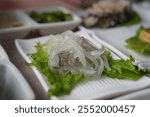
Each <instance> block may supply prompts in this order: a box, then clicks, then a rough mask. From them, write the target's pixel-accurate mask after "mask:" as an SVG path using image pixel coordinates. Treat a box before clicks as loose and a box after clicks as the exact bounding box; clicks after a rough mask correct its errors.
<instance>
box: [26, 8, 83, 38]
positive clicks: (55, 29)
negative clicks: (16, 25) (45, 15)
mask: <svg viewBox="0 0 150 117" xmlns="http://www.w3.org/2000/svg"><path fill="white" fill-rule="evenodd" d="M32 11H35V12H37V13H42V12H53V11H62V12H64V13H69V14H71V15H72V17H73V19H72V20H70V21H63V22H62V21H61V22H56V23H38V22H36V21H35V20H34V19H32V18H31V17H30V15H29V14H30V13H31V12H32ZM25 13H26V15H28V17H30V19H31V20H32V21H33V22H34V27H35V28H36V29H38V30H39V31H40V33H41V34H42V35H49V34H56V33H61V32H63V31H65V30H69V29H70V30H71V29H74V28H75V27H77V26H78V25H79V24H80V23H81V19H80V17H78V16H77V15H76V14H74V13H73V12H71V11H70V10H68V9H66V8H63V7H48V8H34V9H28V10H25Z"/></svg>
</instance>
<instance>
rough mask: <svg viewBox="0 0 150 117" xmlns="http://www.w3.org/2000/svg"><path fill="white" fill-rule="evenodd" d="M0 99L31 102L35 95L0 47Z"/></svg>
mask: <svg viewBox="0 0 150 117" xmlns="http://www.w3.org/2000/svg"><path fill="white" fill-rule="evenodd" d="M0 92H1V93H0V99H4V100H8V99H11V100H33V99H35V95H34V93H33V91H32V89H31V87H30V86H29V84H28V83H27V81H26V80H25V79H24V77H23V76H22V74H21V73H20V72H19V71H18V69H17V68H16V67H15V66H14V65H13V64H12V63H11V62H10V60H9V58H8V56H7V54H6V52H5V51H4V49H3V48H2V46H1V45H0Z"/></svg>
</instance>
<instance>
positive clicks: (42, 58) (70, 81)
mask: <svg viewBox="0 0 150 117" xmlns="http://www.w3.org/2000/svg"><path fill="white" fill-rule="evenodd" d="M35 48H36V52H35V53H33V54H30V55H29V56H30V57H31V58H32V60H33V62H32V63H31V64H30V65H33V66H35V67H36V69H38V70H39V71H40V72H41V73H42V74H43V75H44V76H45V77H46V78H47V80H48V82H49V83H50V85H51V88H50V89H49V92H48V95H49V96H53V95H55V96H61V95H64V94H67V93H70V91H71V90H72V89H73V88H74V87H75V86H76V84H78V83H79V82H80V81H81V80H82V79H83V77H84V76H83V75H82V74H71V73H68V74H66V75H64V76H63V75H59V74H57V73H53V72H52V71H51V70H50V68H49V66H48V54H47V52H46V51H45V50H44V49H43V46H42V45H41V44H40V43H39V42H38V43H37V44H36V46H35Z"/></svg>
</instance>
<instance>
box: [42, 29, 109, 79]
mask: <svg viewBox="0 0 150 117" xmlns="http://www.w3.org/2000/svg"><path fill="white" fill-rule="evenodd" d="M43 47H44V49H45V50H46V51H47V53H48V64H49V68H50V69H51V70H52V71H53V72H56V73H59V74H67V73H68V72H71V73H83V74H84V75H85V76H93V75H99V76H101V74H102V72H103V70H104V68H106V69H107V70H110V67H109V64H108V61H107V58H106V56H105V50H104V49H103V48H101V49H99V48H96V47H95V46H93V44H92V43H91V42H89V41H87V39H85V38H84V37H81V36H79V35H75V34H74V33H73V32H72V31H66V32H64V33H62V34H58V35H55V36H54V35H50V37H49V40H48V41H47V42H46V43H44V44H43Z"/></svg>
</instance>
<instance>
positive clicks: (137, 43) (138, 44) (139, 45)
mask: <svg viewBox="0 0 150 117" xmlns="http://www.w3.org/2000/svg"><path fill="white" fill-rule="evenodd" d="M143 30H146V29H145V28H144V27H140V28H139V29H138V30H137V33H136V35H135V36H134V37H131V38H129V39H127V40H126V43H127V45H126V47H127V48H129V49H131V50H134V51H136V52H137V53H140V54H150V44H148V43H143V42H142V41H141V40H140V39H139V34H140V32H141V31H143Z"/></svg>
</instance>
